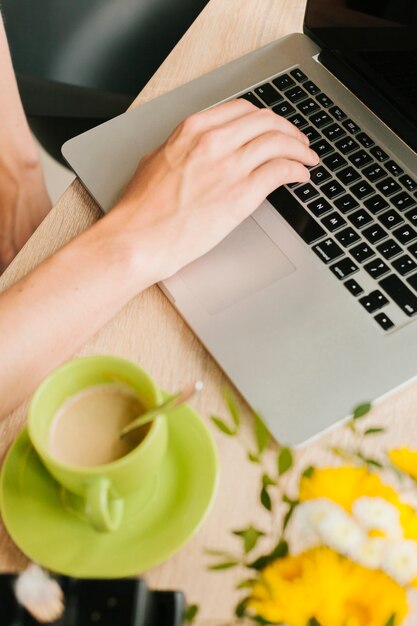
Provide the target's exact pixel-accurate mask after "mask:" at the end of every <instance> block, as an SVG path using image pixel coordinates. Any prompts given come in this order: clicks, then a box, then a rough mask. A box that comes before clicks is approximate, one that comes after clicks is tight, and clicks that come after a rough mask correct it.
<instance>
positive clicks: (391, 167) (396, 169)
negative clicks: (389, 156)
mask: <svg viewBox="0 0 417 626" xmlns="http://www.w3.org/2000/svg"><path fill="white" fill-rule="evenodd" d="M385 167H386V169H387V170H388V172H389V173H390V174H392V175H393V176H401V174H404V170H402V169H401V167H400V166H399V165H397V163H396V162H395V161H388V163H385Z"/></svg>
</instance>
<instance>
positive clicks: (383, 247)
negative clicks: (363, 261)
mask: <svg viewBox="0 0 417 626" xmlns="http://www.w3.org/2000/svg"><path fill="white" fill-rule="evenodd" d="M376 249H377V250H378V252H379V253H380V254H382V256H383V257H384V258H385V259H387V260H388V261H389V259H392V258H393V257H395V256H397V254H400V253H401V252H402V251H403V250H402V248H401V247H400V246H399V245H398V243H397V242H396V241H394V240H393V239H387V241H384V243H380V244H379V246H377V247H376Z"/></svg>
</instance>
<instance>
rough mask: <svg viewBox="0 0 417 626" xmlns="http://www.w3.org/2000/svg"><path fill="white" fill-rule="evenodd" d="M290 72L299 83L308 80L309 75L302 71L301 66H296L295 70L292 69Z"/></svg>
mask: <svg viewBox="0 0 417 626" xmlns="http://www.w3.org/2000/svg"><path fill="white" fill-rule="evenodd" d="M290 74H291V76H292V77H293V78H295V80H297V81H298V82H299V83H303V82H304V81H305V80H308V76H306V75H305V74H304V72H302V71H301V70H300V68H299V67H296V68H295V70H292V71H291V72H290Z"/></svg>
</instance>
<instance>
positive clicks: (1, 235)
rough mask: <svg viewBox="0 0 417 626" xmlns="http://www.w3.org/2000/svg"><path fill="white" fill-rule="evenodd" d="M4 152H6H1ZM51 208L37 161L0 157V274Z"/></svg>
mask: <svg viewBox="0 0 417 626" xmlns="http://www.w3.org/2000/svg"><path fill="white" fill-rule="evenodd" d="M5 152H8V151H5ZM50 208H51V200H50V198H49V196H48V192H47V190H46V187H45V181H44V178H43V173H42V167H41V164H40V161H39V159H38V158H30V159H24V157H23V155H21V154H18V155H16V156H13V155H12V154H11V153H10V152H8V153H7V154H2V155H1V156H0V274H1V273H2V271H3V270H4V269H5V268H6V267H7V266H8V264H9V263H10V262H11V261H12V259H13V258H14V257H15V256H16V254H17V253H18V252H19V250H20V249H21V248H22V246H23V245H24V244H25V243H26V241H27V240H28V239H29V237H30V236H31V235H32V233H33V232H34V231H35V229H36V228H37V227H38V226H39V224H40V223H41V221H42V220H43V218H44V217H45V216H46V214H47V213H48V211H49V210H50Z"/></svg>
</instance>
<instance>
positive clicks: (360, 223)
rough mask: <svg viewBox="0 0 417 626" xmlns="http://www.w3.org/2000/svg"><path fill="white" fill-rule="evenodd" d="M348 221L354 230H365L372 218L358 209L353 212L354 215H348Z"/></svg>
mask: <svg viewBox="0 0 417 626" xmlns="http://www.w3.org/2000/svg"><path fill="white" fill-rule="evenodd" d="M348 219H349V221H350V222H352V224H353V225H354V226H356V228H359V229H361V228H365V226H367V225H368V224H370V223H371V222H372V217H371V216H370V215H369V213H367V212H366V211H365V209H359V211H355V212H354V213H350V214H349V216H348Z"/></svg>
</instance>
